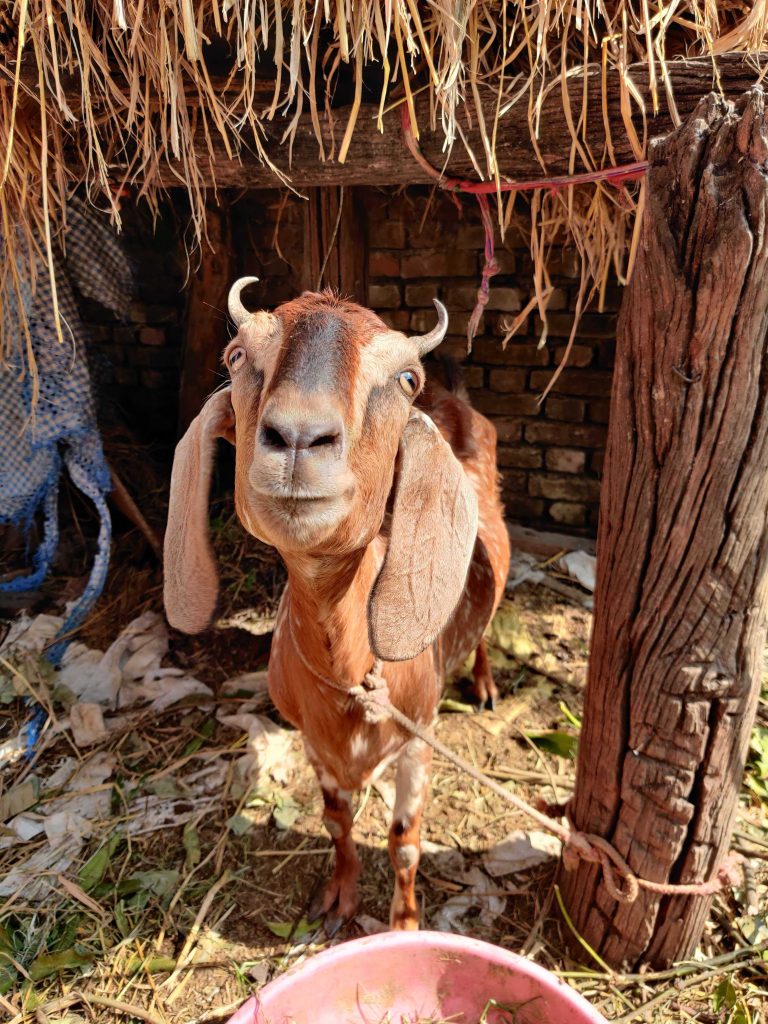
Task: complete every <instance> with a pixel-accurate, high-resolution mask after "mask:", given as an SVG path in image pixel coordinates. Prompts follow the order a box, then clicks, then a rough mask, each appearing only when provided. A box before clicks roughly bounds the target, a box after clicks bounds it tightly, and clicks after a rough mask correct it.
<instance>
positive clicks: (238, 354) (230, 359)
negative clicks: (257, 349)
mask: <svg viewBox="0 0 768 1024" xmlns="http://www.w3.org/2000/svg"><path fill="white" fill-rule="evenodd" d="M244 360H245V349H244V348H243V347H242V346H241V345H238V347H237V348H233V349H232V351H231V352H230V353H229V355H228V356H227V366H228V367H229V369H230V370H236V369H237V368H238V366H241V365H242V363H243V361H244Z"/></svg>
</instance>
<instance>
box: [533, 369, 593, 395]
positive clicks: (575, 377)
mask: <svg viewBox="0 0 768 1024" xmlns="http://www.w3.org/2000/svg"><path fill="white" fill-rule="evenodd" d="M551 377H552V374H551V373H546V372H544V371H539V370H534V371H533V373H532V374H531V388H532V389H534V390H539V389H541V390H544V388H545V387H546V386H547V384H549V381H550V378H551ZM612 378H613V374H611V373H610V372H609V371H607V370H577V369H575V368H574V369H570V370H564V371H563V372H562V373H561V374H560V376H559V377H558V379H557V382H556V383H555V386H554V388H553V391H555V392H556V393H557V394H561V395H584V396H585V397H587V398H592V397H593V396H594V397H595V398H604V397H607V396H608V395H610V393H611V381H612Z"/></svg>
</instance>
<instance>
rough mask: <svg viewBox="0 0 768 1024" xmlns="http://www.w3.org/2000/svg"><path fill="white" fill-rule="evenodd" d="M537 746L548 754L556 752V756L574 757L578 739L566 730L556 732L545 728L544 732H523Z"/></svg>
mask: <svg viewBox="0 0 768 1024" xmlns="http://www.w3.org/2000/svg"><path fill="white" fill-rule="evenodd" d="M525 735H526V736H527V737H528V739H529V740H532V741H533V742H534V743H535V744H536V746H537V747H540V748H541V749H542V750H546V751H547V753H549V754H556V755H557V756H558V757H568V758H574V757H575V756H576V750H577V748H578V746H579V741H578V739H577V738H576V737H575V736H570V735H569V734H568V733H567V732H556V731H555V730H547V731H544V732H527V733H526V734H525Z"/></svg>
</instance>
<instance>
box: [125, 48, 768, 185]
mask: <svg viewBox="0 0 768 1024" xmlns="http://www.w3.org/2000/svg"><path fill="white" fill-rule="evenodd" d="M755 61H757V58H755V59H754V60H750V61H749V62H748V61H747V60H746V59H745V58H744V56H743V55H741V54H726V55H723V56H719V57H717V58H716V60H715V62H714V65H713V61H712V60H711V59H710V58H705V57H702V58H697V59H694V60H673V61H670V62H669V63H668V64H667V69H668V73H669V78H670V82H671V84H672V87H673V89H674V94H675V99H676V103H677V108H678V111H679V113H680V116H681V117H682V118H685V117H687V116H688V115H689V114H690V113H691V112H692V111H693V109H694V108H695V106H696V104H697V102H698V101H699V99H700V98H701V97H702V96H703V95H706V94H707V93H708V92H710V91H711V90H712V89H714V88H715V87H716V84H717V79H716V77H715V65H716V68H717V75H718V76H719V81H720V83H721V86H722V89H723V92H724V94H725V95H726V96H731V97H733V96H738V95H740V94H741V93H743V92H744V91H745V90H746V89H748V88H749V87H750V86H751V85H752V84H753V83H754V82H755V81H756V79H757V75H758V71H757V70H756V65H755ZM758 63H763V64H765V63H766V59H765V58H763V59H762V62H760V61H758ZM629 73H630V76H631V78H632V81H633V83H634V85H635V86H636V88H637V90H638V92H639V93H640V95H641V96H642V97H643V98H644V99H645V100H646V109H647V111H648V112H650V110H651V105H650V92H649V89H648V67H647V65H645V64H634V65H632V66H631V67H630V69H629ZM582 85H583V82H582V78H581V76H580V75H573V76H572V77H571V78H570V79H569V86H568V88H569V95H570V100H571V105H572V108H573V109H574V110H578V111H581V103H582ZM587 93H588V105H587V116H586V117H585V119H584V122H583V127H582V139H583V141H584V142H585V143H586V145H587V146H588V147H589V149H590V150H591V152H592V153H594V154H595V157H596V159H598V160H600V159H602V155H603V153H604V152H605V150H606V145H607V143H606V135H605V128H604V121H603V104H602V85H601V80H600V73H599V69H597V68H595V69H593V70H592V71H591V72H590V74H589V79H588V89H587ZM607 97H608V99H607V111H608V122H609V125H610V130H611V139H612V144H613V148H614V156H615V163H617V164H624V163H629V162H631V161H633V160H634V159H636V154H634V153H633V152H632V148H631V146H630V144H629V141H628V139H627V133H626V130H625V128H624V122H623V116H622V111H621V100H620V89H619V76H618V73H617V72H613V71H612V72H609V74H608V79H607ZM660 100H661V104H660V105H661V109H660V111H659V114H658V116H657V117H655V118H653V117H651V116H650V113H649V115H648V122H647V130H648V135H649V137H655V136H659V135H664V134H666V133H667V132H669V131H670V130H671V129H672V128H673V127H674V125H673V118H672V115H671V113H670V110H669V107H668V105H667V102H666V98H665V97H664V95H663V92H662V95H661V97H660ZM416 105H417V112H418V122H419V127H420V129H421V133H422V136H421V147H422V149H423V151H424V153H425V155H426V156H427V158H428V159H429V160H430V162H431V163H432V164H433V165H434V166H436V167H443V166H444V165H446V154H445V153H444V152H443V145H444V136H443V133H442V130H441V128H440V127H439V125H436V126H435V127H434V128H433V127H431V126H430V111H429V99H428V97H427V96H426V95H424V94H422V95H420V96H419V97H418V98H417V103H416ZM348 116H349V111H348V109H346V108H342V109H336V110H334V111H333V118H334V121H333V124H330V123H329V121H328V120H327V118H326V117H325V115H323V116H322V117H321V125H322V131H323V138H324V144H325V149H326V152H328V151H330V148H331V138H332V135H335V137H336V140H337V142H338V138H339V136H340V135H341V134H343V131H344V126H345V124H346V121H347V118H348ZM459 123H460V124H461V125H462V128H463V131H464V134H465V136H466V138H467V141H468V143H469V146H470V147H471V149H472V150H473V151H474V152H475V153H476V154H482V152H483V145H482V140H481V137H480V132H479V129H478V125H477V118H476V117H475V116H474V114H473V113H472V111H471V109H470V110H467V109H466V108H464V109H463V110H462V111H460V113H459ZM287 124H288V120H287V119H285V118H280V119H275V120H274V121H265V122H264V125H263V127H264V132H265V136H264V140H263V141H264V145H265V148H266V151H267V153H268V154H269V157H270V159H271V160H272V161H273V162H274V163H275V165H276V166H277V167H279V168H281V170H282V171H283V173H284V174H285V175H286V177H287V178H289V179H290V180H291V181H292V183H293V184H294V185H295V186H296V187H298V188H306V187H312V186H321V185H324V186H327V185H399V184H407V183H411V184H417V183H425V182H429V181H430V180H431V179H430V178H429V176H428V175H427V174H426V173H425V172H424V170H422V168H421V167H419V165H418V164H417V163H416V161H415V160H414V159H413V157H412V155H411V154H410V153H409V152H408V150H407V149H406V147H405V145H404V144H403V142H402V140H401V131H400V111H399V109H397V110H395V111H393V112H390V113H389V114H387V115H386V116H385V119H384V125H385V131H384V134H381V133H379V131H378V129H377V126H376V107H374V106H371V105H367V106H363V108H362V109H361V112H360V116H359V119H358V121H357V126H356V128H355V133H354V136H353V140H352V144H351V146H350V150H349V155H348V157H347V160H346V162H345V163H344V164H339V163H338V162H337V161H336V160H325V161H323V160H321V159H320V155H319V147H318V143H317V139H316V138H315V134H314V130H313V128H312V123H311V120H310V117H309V115H308V114H307V115H302V117H301V118H300V119H299V124H298V129H297V132H296V137H295V139H294V142H293V147H292V159H291V161H290V163H289V160H288V147H287V145H281V139H282V137H283V134H284V132H285V129H286V126H287ZM634 125H635V128H636V130H637V131H638V133H639V134H640V136H641V137H642V134H643V121H642V117H641V116H640V115H639V113H635V116H634ZM529 139H530V132H529V127H528V114H527V104H525V103H519V104H517V105H516V106H515V107H513V108H512V109H511V110H510V111H508V112H507V113H506V114H505V116H504V117H503V119H502V121H501V122H500V128H499V133H498V141H497V156H498V162H499V166H500V168H501V169H502V172H503V173H504V174H505V175H506V176H507V177H509V178H511V179H513V180H518V181H527V180H531V179H537V178H540V177H541V176H542V168H541V165H540V163H539V161H538V160H537V158H536V155H535V153H534V150H533V147H532V146H531V143H530V141H529ZM538 139H539V147H540V150H541V153H542V154H543V157H544V160H545V164H546V172H545V173H546V174H548V175H561V174H568V173H569V161H570V159H571V155H572V154H571V145H570V142H569V139H568V136H567V132H566V130H565V126H564V120H563V112H562V100H561V97H560V90H559V89H553V90H551V91H550V92H549V93H548V95H547V98H546V100H545V102H544V104H543V106H542V110H541V117H540V120H539V131H538ZM212 141H213V147H214V158H213V161H212V162H211V161H209V158H208V153H207V150H206V147H205V141H204V138H203V135H202V133H201V135H200V138H199V140H198V152H199V153H200V163H199V168H198V169H199V171H200V174H201V175H202V180H203V181H204V183H205V184H206V185H210V184H211V183H212V180H213V177H214V176H215V179H216V181H217V183H218V185H219V186H220V187H233V188H273V187H275V186H279V185H280V180H279V178H278V177H277V176H276V175H275V173H274V172H273V171H272V170H271V169H270V168H269V167H268V166H267V164H266V163H264V162H262V161H261V160H260V159H259V158H258V157H257V156H256V155H255V150H254V149H253V143H252V140H248V139H247V138H246V139H245V140H244V141H245V142H246V143H247V144H248V145H249V146H250V149H246V150H244V151H243V152H242V153H241V154H240V158H239V159H238V160H230V159H229V158H228V157H227V156H226V153H225V151H224V147H223V145H222V144H221V142H220V141H219V140H218V139H217V138H216V137H215V134H214V136H213V140H212ZM337 149H338V146H337ZM115 166H116V170H117V169H118V168H119V165H115ZM585 169H588V168H585V167H584V166H583V164H581V162H580V161H579V159H578V156H577V157H576V164H575V171H576V172H579V171H583V170H585ZM160 173H161V176H162V180H163V181H164V183H165V184H166V185H168V186H169V187H173V186H178V183H179V179H178V177H177V176H176V174H174V173H173V172H171V170H170V169H168V168H161V172H160ZM447 173H450V174H451V175H455V176H459V177H462V176H465V177H468V178H472V179H476V177H477V173H476V171H475V168H474V166H473V164H472V161H471V159H470V158H469V156H468V155H467V153H466V150H465V149H464V146H463V145H462V144H461V142H457V143H456V145H455V146H454V147H453V150H452V152H451V154H450V157H449V159H448V161H447Z"/></svg>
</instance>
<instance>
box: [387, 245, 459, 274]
mask: <svg viewBox="0 0 768 1024" xmlns="http://www.w3.org/2000/svg"><path fill="white" fill-rule="evenodd" d="M476 270H477V260H476V258H475V254H474V253H473V252H460V251H458V250H453V251H451V250H450V249H449V250H445V249H442V250H441V249H437V250H432V251H427V252H423V253H409V254H407V255H404V256H403V260H402V275H403V277H405V278H414V277H468V276H469V275H471V274H474V273H475V272H476Z"/></svg>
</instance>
